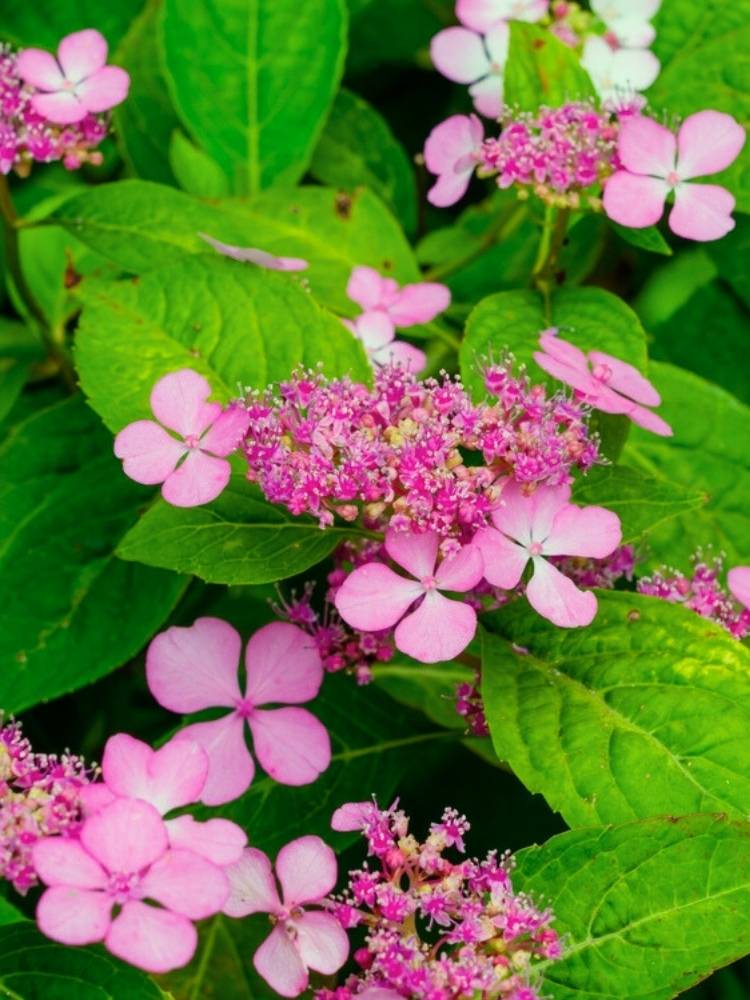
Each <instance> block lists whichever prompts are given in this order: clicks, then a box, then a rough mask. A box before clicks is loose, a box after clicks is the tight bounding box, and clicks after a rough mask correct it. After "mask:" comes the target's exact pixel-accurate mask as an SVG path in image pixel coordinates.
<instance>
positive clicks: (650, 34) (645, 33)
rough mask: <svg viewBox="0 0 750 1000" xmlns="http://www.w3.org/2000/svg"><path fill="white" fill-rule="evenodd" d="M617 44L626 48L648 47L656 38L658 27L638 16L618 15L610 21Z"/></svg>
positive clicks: (610, 27)
mask: <svg viewBox="0 0 750 1000" xmlns="http://www.w3.org/2000/svg"><path fill="white" fill-rule="evenodd" d="M608 27H609V30H610V31H611V32H612V34H613V35H614V36H615V38H616V39H617V44H618V45H621V46H622V47H623V48H626V49H647V48H648V47H649V46H650V45H651V43H652V42H653V40H654V39H655V38H656V29H655V28H654V26H653V25H652V24H649V22H648V21H644V20H642V19H640V18H638V17H618V18H615V19H614V20H612V21H609V22H608Z"/></svg>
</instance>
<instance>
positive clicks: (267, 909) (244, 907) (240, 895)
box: [223, 847, 282, 917]
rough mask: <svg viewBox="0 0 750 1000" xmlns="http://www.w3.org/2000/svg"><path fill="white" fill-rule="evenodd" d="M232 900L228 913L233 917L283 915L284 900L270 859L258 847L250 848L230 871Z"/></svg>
mask: <svg viewBox="0 0 750 1000" xmlns="http://www.w3.org/2000/svg"><path fill="white" fill-rule="evenodd" d="M226 876H227V878H228V879H229V899H228V900H227V901H226V903H225V904H224V911H223V912H224V913H226V914H227V916H229V917H247V916H249V915H250V914H251V913H280V912H281V909H282V907H281V900H280V899H279V893H278V890H277V888H276V879H275V878H274V876H273V867H272V865H271V862H270V861H269V860H268V857H267V856H266V855H265V854H264V853H263V851H259V850H258V849H257V848H255V847H248V848H247V849H246V850H244V851H243V852H242V856H241V857H240V858H239V860H237V861H235V862H234V863H233V864H231V865H229V867H228V868H227V869H226Z"/></svg>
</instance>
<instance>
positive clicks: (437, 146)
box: [424, 115, 484, 190]
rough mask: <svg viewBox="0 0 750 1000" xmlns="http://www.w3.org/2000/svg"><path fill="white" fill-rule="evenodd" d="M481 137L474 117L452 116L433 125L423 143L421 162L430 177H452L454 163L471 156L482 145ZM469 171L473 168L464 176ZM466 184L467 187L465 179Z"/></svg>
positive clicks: (481, 134)
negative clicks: (431, 175)
mask: <svg viewBox="0 0 750 1000" xmlns="http://www.w3.org/2000/svg"><path fill="white" fill-rule="evenodd" d="M483 138H484V128H483V126H482V123H481V122H480V120H479V119H478V118H477V116H476V115H452V116H451V117H450V118H446V120H445V121H444V122H441V123H440V124H439V125H436V126H435V128H434V129H433V130H432V131H431V132H430V134H429V136H428V137H427V141H426V142H425V147H424V159H425V165H426V166H427V169H428V170H429V171H430V173H432V174H446V173H450V174H456V164H457V163H459V161H461V160H463V159H465V158H466V157H467V156H470V155H472V154H475V153H476V152H477V151H478V150H479V147H480V146H481V145H482V140H483ZM472 170H473V166H472V167H471V168H470V169H469V170H468V173H469V174H470V173H471V171H472ZM463 172H464V171H462V173H463ZM466 184H467V185H468V177H467V179H466ZM464 190H465V188H464Z"/></svg>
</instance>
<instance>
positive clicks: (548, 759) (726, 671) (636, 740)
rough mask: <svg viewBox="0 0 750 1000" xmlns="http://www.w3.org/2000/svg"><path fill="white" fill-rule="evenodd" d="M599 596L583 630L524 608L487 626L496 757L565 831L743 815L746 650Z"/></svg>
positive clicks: (629, 599)
mask: <svg viewBox="0 0 750 1000" xmlns="http://www.w3.org/2000/svg"><path fill="white" fill-rule="evenodd" d="M597 596H598V600H599V611H598V614H597V617H596V618H595V619H594V622H593V624H591V625H590V626H588V627H587V628H585V629H576V630H575V631H568V630H565V629H559V628H556V627H555V626H554V625H552V624H550V623H549V622H547V621H545V620H544V619H542V618H540V617H539V615H537V614H536V613H535V612H534V611H533V610H532V609H531V608H530V607H529V605H528V604H527V603H526V601H525V600H519V601H515V602H513V604H511V605H509V606H508V607H507V608H504V609H501V610H500V611H499V612H497V613H496V614H493V615H492V616H489V617H488V618H487V619H486V622H487V624H488V625H489V626H490V627H491V628H492V629H493V630H494V631H495V632H497V633H498V634H490V633H484V634H483V636H482V639H483V651H482V663H483V666H482V693H483V697H484V703H485V711H486V715H487V720H488V722H489V726H490V732H491V734H492V741H493V744H494V747H495V751H496V753H497V755H498V757H499V758H500V759H501V760H507V761H508V763H509V764H510V766H511V767H512V768H513V770H514V771H515V773H516V774H517V775H518V777H519V778H520V779H521V781H523V783H524V784H525V785H526V787H527V788H528V789H529V790H530V791H532V792H541V794H542V795H543V796H544V797H545V799H546V800H547V802H548V803H549V805H550V806H551V807H552V808H553V809H555V810H557V811H558V812H560V813H561V814H562V816H563V818H564V819H565V821H566V822H567V823H568V824H569V825H570V826H582V825H586V824H592V823H619V822H625V821H627V820H629V819H633V818H637V817H645V816H653V815H655V814H657V813H664V812H674V813H688V812H700V811H713V810H722V811H724V812H726V813H727V814H728V815H730V816H746V815H747V814H748V812H750V650H748V649H746V648H745V647H744V646H743V645H742V644H741V643H739V642H737V641H736V640H735V639H732V638H731V637H730V636H729V634H728V633H727V632H725V631H724V630H723V629H722V628H721V627H720V626H718V625H715V624H713V623H710V622H707V621H706V620H705V619H703V618H701V617H700V616H699V615H696V614H695V613H694V612H692V611H689V610H687V609H686V608H683V607H680V606H677V605H673V604H668V603H667V602H666V601H661V600H659V599H658V598H655V597H645V596H644V595H642V594H632V593H626V592H620V591H599V592H598V593H597ZM511 643H513V644H515V645H511ZM518 647H522V648H523V649H525V650H528V653H524V652H519V651H518Z"/></svg>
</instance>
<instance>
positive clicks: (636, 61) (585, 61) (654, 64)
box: [581, 35, 661, 107]
mask: <svg viewBox="0 0 750 1000" xmlns="http://www.w3.org/2000/svg"><path fill="white" fill-rule="evenodd" d="M581 65H582V66H583V68H584V69H585V70H586V72H587V73H588V74H589V76H590V77H591V82H592V83H593V84H594V89H595V90H596V92H597V94H598V95H599V97H600V98H601V100H602V102H603V103H604V104H605V105H611V106H614V107H619V106H620V105H621V104H628V103H631V102H632V99H633V97H634V95H636V94H640V93H641V91H643V90H647V89H648V88H649V87H650V86H651V84H652V83H653V82H654V80H655V79H656V78H657V76H658V75H659V70H660V69H661V64H660V63H659V60H658V59H657V58H656V56H655V55H654V54H653V52H651V51H650V50H649V49H621V48H612V46H611V45H610V44H609V43H608V42H607V41H606V39H604V38H602V37H601V36H600V35H589V37H588V38H587V39H586V42H585V44H584V46H583V54H582V56H581ZM641 103H643V102H641Z"/></svg>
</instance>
